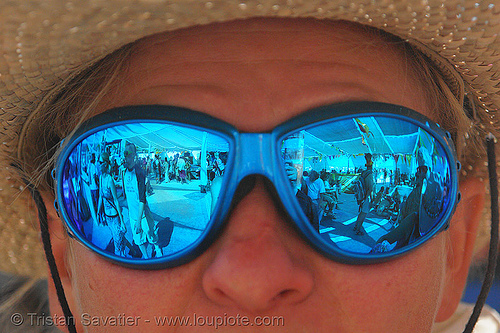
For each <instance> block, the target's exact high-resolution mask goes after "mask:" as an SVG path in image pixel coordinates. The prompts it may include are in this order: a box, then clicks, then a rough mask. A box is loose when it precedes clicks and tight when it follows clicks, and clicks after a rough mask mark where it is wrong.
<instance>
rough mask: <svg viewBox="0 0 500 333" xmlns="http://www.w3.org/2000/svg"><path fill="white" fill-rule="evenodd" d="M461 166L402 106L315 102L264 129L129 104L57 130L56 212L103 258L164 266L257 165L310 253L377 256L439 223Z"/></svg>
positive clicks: (201, 246) (194, 250)
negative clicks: (63, 133)
mask: <svg viewBox="0 0 500 333" xmlns="http://www.w3.org/2000/svg"><path fill="white" fill-rule="evenodd" d="M104 152H106V153H107V154H109V156H110V161H111V163H110V164H109V167H107V168H99V167H97V166H96V165H95V164H94V163H92V161H91V160H92V158H91V156H92V154H93V153H94V154H95V156H96V157H98V156H100V154H102V153H104ZM131 157H132V158H131ZM96 159H98V158H96ZM459 169H460V164H459V163H458V161H457V159H456V154H455V150H454V146H453V143H452V140H451V137H450V134H449V133H447V132H445V131H443V130H442V129H441V128H440V127H439V125H437V124H436V123H435V122H433V121H432V120H430V119H428V118H426V117H424V116H423V115H421V114H419V113H418V112H416V111H412V110H410V109H408V108H405V107H402V106H397V105H391V104H385V103H377V102H348V103H340V104H334V105H328V106H323V107H319V108H315V109H313V110H310V111H309V112H307V113H304V114H302V115H300V116H298V117H296V118H293V119H291V120H289V121H287V122H285V123H283V124H281V125H279V126H278V127H276V128H275V129H274V130H273V131H271V132H266V133H242V132H239V131H237V130H236V129H235V128H234V127H233V126H231V125H229V124H227V123H225V122H222V121H220V120H218V119H215V118H212V117H210V116H208V115H206V114H203V113H199V112H195V111H192V110H187V109H184V108H179V107H172V106H161V105H148V106H130V107H122V108H117V109H113V110H109V111H107V112H105V113H102V114H99V115H97V116H95V117H93V118H91V119H89V120H88V121H87V122H85V123H84V124H83V125H82V126H81V127H80V128H79V129H78V130H77V132H76V133H75V134H74V135H73V136H71V137H70V138H67V139H66V140H65V142H64V147H63V149H62V151H61V153H60V154H59V156H58V159H57V162H56V167H55V171H56V172H55V177H56V208H57V209H58V212H59V214H60V216H61V218H62V219H63V221H64V222H65V225H66V227H67V230H68V233H69V234H70V235H71V236H72V237H74V238H75V239H77V240H78V241H79V242H81V243H82V244H84V245H85V246H87V247H88V248H90V249H91V250H93V251H95V252H97V253H98V254H100V255H101V256H103V257H105V258H106V259H109V260H112V261H114V262H116V263H118V264H121V265H124V266H127V267H132V268H139V269H158V268H165V267H173V266H177V265H180V264H183V263H186V262H188V261H190V260H192V259H193V258H196V257H197V256H198V255H200V254H201V253H203V251H204V250H205V249H207V248H208V247H209V246H210V245H211V244H212V242H213V241H214V240H215V239H216V238H217V236H218V235H220V234H221V230H222V228H223V227H224V224H225V221H226V220H227V218H228V216H229V214H230V211H231V208H232V205H231V204H232V202H233V199H234V198H235V194H237V188H238V185H239V184H240V182H241V181H242V180H243V179H244V178H245V177H247V176H250V175H261V176H263V177H265V178H267V179H268V180H269V181H270V182H271V183H272V184H273V185H274V188H275V193H276V195H277V196H278V198H279V201H280V202H281V204H282V206H283V207H284V214H287V215H288V216H287V219H285V220H287V221H291V223H292V225H293V227H294V228H295V229H296V230H297V232H298V233H299V234H300V235H301V236H302V237H303V238H304V239H305V241H307V242H308V243H309V244H310V245H311V246H312V247H313V248H314V249H316V250H317V251H318V252H320V253H321V254H323V255H324V256H326V257H328V258H331V259H333V260H335V261H338V262H342V263H346V264H372V263H377V262H382V261H386V260H389V259H391V258H395V257H397V256H400V255H402V254H404V253H407V252H408V251H410V250H412V249H414V248H416V247H418V246H419V245H421V244H423V243H425V242H426V241H427V240H429V239H431V238H432V237H433V236H435V235H436V234H437V233H439V232H440V231H442V230H445V229H446V228H447V227H448V224H449V221H450V219H451V216H452V215H453V212H454V210H455V207H456V204H457V202H458V201H459V197H460V195H459V192H458V170H459Z"/></svg>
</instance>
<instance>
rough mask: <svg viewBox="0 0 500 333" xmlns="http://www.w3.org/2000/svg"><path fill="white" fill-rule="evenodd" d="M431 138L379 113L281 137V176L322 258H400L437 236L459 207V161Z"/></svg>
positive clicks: (411, 125)
mask: <svg viewBox="0 0 500 333" xmlns="http://www.w3.org/2000/svg"><path fill="white" fill-rule="evenodd" d="M432 133H436V132H435V131H434V130H430V129H429V127H428V126H427V125H424V124H422V125H417V124H416V123H415V122H414V121H412V120H409V119H408V120H407V119H406V118H395V117H392V116H382V115H380V116H369V117H359V118H342V119H340V120H335V121H330V122H323V123H321V124H316V125H313V126H310V127H306V128H303V129H302V130H299V131H296V132H294V133H291V134H289V135H288V136H286V137H285V138H284V139H283V141H282V142H281V156H282V158H283V160H284V168H285V173H286V175H287V176H288V178H289V180H290V184H292V186H291V188H292V189H293V190H294V191H296V193H297V194H296V197H297V199H298V200H297V204H300V205H301V207H302V210H303V211H304V213H305V214H304V215H305V217H306V218H307V219H308V220H309V223H311V225H312V226H313V228H314V229H315V230H316V232H315V234H317V239H316V240H314V242H316V243H319V244H321V245H320V247H322V248H323V249H325V251H327V252H331V253H336V252H339V251H340V252H342V253H344V254H345V255H346V256H349V255H350V254H352V255H354V256H357V255H368V256H369V255H370V254H380V253H387V252H393V253H399V252H401V251H404V250H405V249H409V248H412V247H414V246H416V245H417V244H419V243H422V242H423V241H425V240H426V239H428V238H430V237H431V236H432V235H433V234H435V233H436V232H437V231H439V230H442V228H443V224H444V223H446V222H447V221H448V219H449V217H450V214H451V213H452V211H453V206H454V202H455V201H456V196H457V193H456V186H455V187H454V188H453V191H454V192H453V191H452V181H451V179H452V173H453V172H455V173H456V163H455V162H453V161H454V159H453V157H451V156H453V155H452V152H451V150H450V149H449V148H448V149H446V148H444V146H443V145H442V144H441V143H440V142H445V141H439V140H437V139H436V136H437V134H432ZM452 168H455V170H452ZM455 173H453V177H455ZM455 183H456V181H455ZM452 192H453V193H454V195H455V197H454V198H453V197H452V196H451V195H452Z"/></svg>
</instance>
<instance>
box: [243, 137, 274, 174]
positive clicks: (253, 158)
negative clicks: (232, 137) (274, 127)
mask: <svg viewBox="0 0 500 333" xmlns="http://www.w3.org/2000/svg"><path fill="white" fill-rule="evenodd" d="M238 146H239V151H238V153H237V159H238V161H237V163H236V172H237V173H238V182H240V181H241V180H242V179H243V178H245V177H247V176H250V175H263V176H265V177H267V178H269V179H270V180H271V181H274V173H273V154H274V145H273V138H272V134H270V133H242V134H240V137H239V145H238Z"/></svg>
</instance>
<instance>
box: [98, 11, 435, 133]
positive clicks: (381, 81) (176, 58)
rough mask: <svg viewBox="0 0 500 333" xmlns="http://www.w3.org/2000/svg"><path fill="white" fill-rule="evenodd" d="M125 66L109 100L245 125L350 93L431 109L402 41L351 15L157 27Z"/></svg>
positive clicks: (261, 125)
mask: <svg viewBox="0 0 500 333" xmlns="http://www.w3.org/2000/svg"><path fill="white" fill-rule="evenodd" d="M122 75H123V79H122V80H121V83H120V89H119V90H115V91H113V93H112V94H110V95H109V96H108V98H107V99H106V106H108V107H109V105H111V106H112V107H115V106H123V105H133V104H170V105H176V106H182V107H187V108H191V109H194V110H198V111H202V112H206V113H209V114H211V115H212V116H215V117H217V118H220V119H222V120H225V121H227V122H230V123H232V124H233V125H235V126H236V127H238V128H239V129H240V130H244V131H245V130H246V131H262V130H268V129H270V128H272V127H274V126H276V125H277V124H279V123H281V122H283V121H285V120H286V119H288V118H291V117H293V116H295V115H297V114H299V113H301V112H304V111H305V110H307V109H310V108H313V107H316V106H319V105H324V104H328V103H335V102H341V101H348V100H371V101H382V102H389V103H393V104H401V105H404V106H407V107H410V108H412V109H415V110H417V111H419V112H422V113H426V114H427V110H426V107H425V98H424V97H425V92H424V88H423V86H422V85H421V84H420V83H419V82H418V81H417V80H416V79H415V78H414V77H415V76H414V75H413V69H411V68H409V67H408V61H407V58H406V55H405V54H404V52H403V51H402V48H401V47H400V46H398V45H397V43H394V41H391V42H390V41H388V40H386V39H385V38H383V37H381V35H380V33H377V32H376V31H374V30H371V29H367V28H364V27H361V26H359V25H356V24H351V23H345V22H326V21H316V20H304V19H300V20H297V19H254V20H245V21H235V22H228V23H223V24H212V25H207V26H200V27H195V28H191V29H186V30H179V31H175V32H168V33H163V34H158V35H154V36H151V37H148V38H146V39H144V40H141V41H140V42H138V43H137V45H136V46H135V47H134V52H133V54H132V56H131V58H130V62H129V66H128V69H127V71H126V73H123V74H122ZM102 111H103V110H102ZM427 115H428V116H432V115H429V114H427Z"/></svg>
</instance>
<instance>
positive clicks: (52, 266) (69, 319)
mask: <svg viewBox="0 0 500 333" xmlns="http://www.w3.org/2000/svg"><path fill="white" fill-rule="evenodd" d="M26 184H27V186H28V189H29V191H30V194H31V197H32V198H33V201H35V205H36V208H37V210H38V220H39V221H40V231H41V233H42V242H43V250H44V251H45V256H46V258H47V262H48V264H49V270H50V275H51V276H52V281H54V285H55V287H56V292H57V298H58V299H59V303H60V304H61V308H62V310H63V313H64V319H65V323H66V326H67V327H68V330H69V332H70V333H76V327H75V319H74V317H73V314H72V313H71V310H70V308H69V305H68V301H67V300H66V296H65V294H64V288H63V285H62V283H61V278H60V276H59V272H58V271H57V265H56V261H55V259H54V254H53V253H52V243H51V241H50V234H49V224H48V219H47V207H45V203H44V202H43V199H42V196H41V195H40V192H38V190H37V189H36V188H35V187H34V186H33V185H32V184H30V183H29V182H26Z"/></svg>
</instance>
